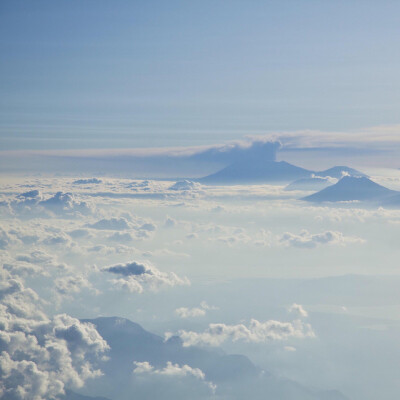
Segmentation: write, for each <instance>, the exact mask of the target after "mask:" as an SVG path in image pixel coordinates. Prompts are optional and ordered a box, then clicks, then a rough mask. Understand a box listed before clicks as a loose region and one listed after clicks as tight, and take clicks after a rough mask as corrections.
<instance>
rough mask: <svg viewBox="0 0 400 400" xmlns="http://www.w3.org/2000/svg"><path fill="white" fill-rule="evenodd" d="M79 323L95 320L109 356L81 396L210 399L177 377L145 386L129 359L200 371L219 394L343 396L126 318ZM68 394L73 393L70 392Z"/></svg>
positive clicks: (307, 399) (337, 399)
mask: <svg viewBox="0 0 400 400" xmlns="http://www.w3.org/2000/svg"><path fill="white" fill-rule="evenodd" d="M82 322H89V323H92V324H94V325H95V326H96V328H97V330H98V332H99V333H100V335H101V336H102V337H103V338H104V339H105V340H106V341H107V343H108V344H109V346H110V351H109V352H108V354H107V356H108V360H105V361H104V362H102V364H101V370H102V371H103V372H104V375H103V376H102V377H99V378H97V379H95V380H92V381H88V383H87V385H86V387H85V391H84V392H85V393H84V394H85V396H87V395H90V396H98V395H99V393H100V394H101V395H102V396H106V397H107V398H110V399H113V400H117V399H118V400H130V399H131V398H133V397H134V398H135V399H137V400H142V399H143V400H144V399H154V400H157V399H162V400H172V399H174V400H177V399H182V400H184V399H185V400H186V399H187V398H191V399H200V398H201V399H206V398H207V399H208V398H210V399H211V398H215V397H214V395H212V394H211V393H210V394H208V395H206V396H204V393H203V394H202V395H201V394H200V393H197V392H196V391H194V390H193V386H190V385H192V384H193V381H188V382H186V383H185V381H182V380H181V381H176V380H171V381H169V383H166V382H165V381H157V380H154V377H153V378H152V379H150V380H148V381H147V386H146V383H145V380H144V378H143V377H139V378H135V376H134V374H133V373H132V371H133V368H134V361H139V362H144V361H147V362H149V363H150V364H151V365H152V366H154V367H155V368H163V367H165V365H166V363H167V362H168V361H170V362H172V363H174V364H179V365H189V366H190V367H192V368H199V369H201V370H202V371H203V372H204V374H205V379H207V381H210V382H213V383H214V384H216V385H217V392H216V394H217V395H218V396H220V397H221V398H229V399H233V400H239V399H246V398H251V399H255V400H258V399H260V400H261V399H265V398H277V399H278V398H279V399H286V400H325V399H326V400H328V399H329V400H347V398H346V397H345V396H344V395H343V394H341V393H340V392H336V391H316V390H314V389H309V388H306V387H304V386H303V385H301V384H299V383H297V382H294V381H292V380H290V379H284V378H281V377H279V378H278V377H275V376H273V375H272V374H270V373H269V372H267V371H263V370H261V368H259V367H257V366H255V365H254V364H253V363H252V362H251V361H250V360H249V359H248V358H247V357H246V356H244V355H238V354H226V353H224V352H223V351H222V350H221V349H214V348H202V347H196V346H190V347H184V346H183V344H182V341H181V339H180V338H179V337H176V336H173V337H171V338H170V339H169V340H167V341H165V340H164V339H163V338H162V337H161V336H158V335H155V334H153V333H150V332H148V331H146V330H145V329H143V328H142V327H141V326H140V325H139V324H136V323H134V322H132V321H129V320H128V319H125V318H119V317H101V318H96V319H85V320H82ZM190 382H191V383H190ZM178 383H179V384H178ZM160 385H161V386H160ZM185 385H186V386H185ZM70 394H71V393H70ZM71 395H72V394H71ZM73 395H74V396H76V394H75V393H74V394H73ZM132 396H133V397H132ZM218 396H217V397H218ZM86 399H87V400H89V399H90V398H88V397H82V398H79V397H71V399H68V398H66V399H60V400H86Z"/></svg>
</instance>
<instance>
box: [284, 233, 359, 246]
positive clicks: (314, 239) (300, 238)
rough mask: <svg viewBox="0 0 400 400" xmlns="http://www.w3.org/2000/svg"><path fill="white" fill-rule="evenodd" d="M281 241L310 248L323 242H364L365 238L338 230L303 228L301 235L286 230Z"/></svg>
mask: <svg viewBox="0 0 400 400" xmlns="http://www.w3.org/2000/svg"><path fill="white" fill-rule="evenodd" d="M279 242H280V243H281V244H283V245H285V246H292V247H300V248H308V249H309V248H314V247H317V246H319V245H323V244H330V245H341V246H345V245H348V244H354V243H364V240H363V239H361V238H358V237H352V236H344V235H343V233H341V232H337V231H326V232H322V233H316V234H311V233H309V232H308V231H307V230H303V231H301V232H300V234H299V235H296V234H294V233H290V232H286V233H284V234H283V235H282V236H281V237H280V240H279Z"/></svg>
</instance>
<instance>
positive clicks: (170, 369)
mask: <svg viewBox="0 0 400 400" xmlns="http://www.w3.org/2000/svg"><path fill="white" fill-rule="evenodd" d="M134 366H135V368H134V369H133V373H134V374H153V375H160V376H168V377H171V378H172V377H175V378H183V377H194V378H196V379H198V380H201V381H203V382H204V383H205V384H206V385H207V386H208V387H209V388H210V389H211V390H212V392H215V389H216V385H215V384H214V383H212V382H209V381H207V380H206V377H205V374H204V372H203V371H202V370H201V369H199V368H192V367H191V366H189V365H187V364H184V365H182V366H180V365H179V364H173V363H172V362H171V361H167V365H166V366H165V367H164V368H160V369H157V368H155V367H153V366H152V365H151V364H150V363H149V362H147V361H143V362H138V361H136V362H134Z"/></svg>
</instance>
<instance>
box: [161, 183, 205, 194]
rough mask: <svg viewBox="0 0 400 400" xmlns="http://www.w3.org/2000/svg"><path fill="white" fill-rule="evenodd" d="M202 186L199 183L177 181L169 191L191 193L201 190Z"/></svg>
mask: <svg viewBox="0 0 400 400" xmlns="http://www.w3.org/2000/svg"><path fill="white" fill-rule="evenodd" d="M201 189H202V186H201V184H200V183H198V182H192V181H188V180H183V181H177V182H175V183H174V184H173V185H172V186H170V187H169V190H175V191H179V192H191V191H197V190H201Z"/></svg>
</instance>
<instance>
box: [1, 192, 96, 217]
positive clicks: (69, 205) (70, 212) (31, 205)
mask: <svg viewBox="0 0 400 400" xmlns="http://www.w3.org/2000/svg"><path fill="white" fill-rule="evenodd" d="M2 205H3V206H4V205H7V206H8V207H9V209H10V210H11V211H12V213H14V214H21V215H23V216H28V217H32V216H55V215H57V216H63V217H75V216H79V215H89V214H91V213H92V212H93V211H94V208H93V207H92V205H91V204H89V203H88V202H86V201H80V200H78V199H77V198H76V196H75V195H74V194H72V193H64V192H61V191H59V192H57V193H56V194H54V195H52V196H51V195H50V197H45V196H44V195H43V194H42V193H41V192H40V191H39V190H31V191H29V192H24V193H21V194H19V195H17V196H15V197H14V198H12V199H10V200H7V201H6V202H5V203H4V204H2Z"/></svg>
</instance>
